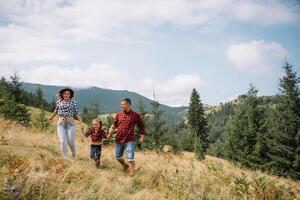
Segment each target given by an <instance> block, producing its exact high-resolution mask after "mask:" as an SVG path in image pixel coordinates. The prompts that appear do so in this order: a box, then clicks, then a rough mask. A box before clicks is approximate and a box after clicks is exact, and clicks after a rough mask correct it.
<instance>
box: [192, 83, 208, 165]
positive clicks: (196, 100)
mask: <svg viewBox="0 0 300 200" xmlns="http://www.w3.org/2000/svg"><path fill="white" fill-rule="evenodd" d="M188 123H189V126H190V130H191V132H192V133H193V135H194V138H193V141H194V152H195V156H196V158H197V159H199V160H202V159H204V158H205V153H206V150H207V148H208V140H207V121H206V117H205V113H204V106H203V104H202V102H201V100H200V95H199V93H198V92H197V90H196V89H195V88H194V89H193V91H192V94H191V99H190V104H189V110H188Z"/></svg>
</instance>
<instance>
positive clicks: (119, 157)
mask: <svg viewBox="0 0 300 200" xmlns="http://www.w3.org/2000/svg"><path fill="white" fill-rule="evenodd" d="M124 150H125V145H124V144H116V159H117V161H118V162H119V163H120V164H121V165H122V166H123V170H124V171H126V170H127V169H128V165H127V164H126V163H125V160H124V158H123V154H124Z"/></svg>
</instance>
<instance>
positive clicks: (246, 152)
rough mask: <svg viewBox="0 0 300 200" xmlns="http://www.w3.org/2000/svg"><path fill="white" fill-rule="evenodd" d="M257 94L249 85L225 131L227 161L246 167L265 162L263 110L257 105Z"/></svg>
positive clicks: (256, 165)
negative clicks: (239, 163)
mask: <svg viewBox="0 0 300 200" xmlns="http://www.w3.org/2000/svg"><path fill="white" fill-rule="evenodd" d="M257 93H258V90H257V89H256V88H255V87H254V86H253V85H252V84H250V88H249V90H248V92H247V93H246V94H245V95H243V98H240V101H241V102H240V105H239V107H238V109H237V111H236V113H235V115H234V117H233V119H232V121H231V122H230V125H229V128H228V130H227V131H228V133H227V141H226V143H227V147H228V150H227V151H228V152H227V154H228V157H229V159H232V160H235V161H240V162H241V163H242V164H243V165H245V166H247V167H260V166H261V165H263V164H264V161H265V153H266V152H265V150H266V143H265V141H266V131H265V129H264V128H263V127H264V126H263V125H264V123H265V121H264V108H262V107H261V106H260V105H259V101H258V98H257Z"/></svg>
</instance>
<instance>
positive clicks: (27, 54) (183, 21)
mask: <svg viewBox="0 0 300 200" xmlns="http://www.w3.org/2000/svg"><path fill="white" fill-rule="evenodd" d="M299 11H300V9H299V5H298V4H293V2H292V1H273V0H266V1H257V0H210V1H190V0H165V1H161V0H143V1H141V0H128V1H126V2H125V1H124V0H114V1H105V0H89V1H85V0H74V1H69V0H67V1H65V0H50V1H35V0H26V1H24V0H10V1H0V13H1V14H0V17H1V18H3V19H5V20H6V21H7V23H8V24H9V25H6V26H0V27H1V28H0V64H1V63H2V64H3V63H6V64H24V63H28V62H40V61H42V62H43V61H52V63H55V61H61V60H69V59H71V58H72V48H70V47H72V45H73V44H74V43H78V42H86V41H87V40H93V41H95V40H96V41H114V42H118V43H128V42H140V41H142V40H143V38H145V37H146V36H147V35H149V34H153V30H156V29H155V28H157V27H160V26H163V25H164V24H169V25H171V26H172V27H174V28H196V29H209V28H208V27H220V26H224V25H226V24H229V23H230V22H233V21H239V22H246V23H256V24H263V25H269V24H272V25H275V24H286V23H297V22H299ZM212 30H213V28H212Z"/></svg>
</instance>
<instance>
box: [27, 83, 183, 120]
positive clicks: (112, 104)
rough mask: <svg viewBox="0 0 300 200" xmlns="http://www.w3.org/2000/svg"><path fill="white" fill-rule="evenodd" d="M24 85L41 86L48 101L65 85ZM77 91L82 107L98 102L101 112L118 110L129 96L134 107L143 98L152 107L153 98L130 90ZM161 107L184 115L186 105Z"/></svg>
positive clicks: (76, 95) (172, 113) (149, 107)
mask: <svg viewBox="0 0 300 200" xmlns="http://www.w3.org/2000/svg"><path fill="white" fill-rule="evenodd" d="M23 87H24V89H25V90H27V91H28V92H35V90H36V89H37V88H38V87H41V88H42V90H43V92H44V95H45V98H46V100H47V101H49V102H51V101H53V100H55V98H56V96H55V95H56V94H57V93H58V91H59V90H60V89H62V88H64V87H65V86H52V85H41V84H33V83H25V82H24V83H23ZM73 89H74V91H75V98H76V100H77V102H78V105H79V107H80V108H81V109H83V107H85V106H88V105H90V104H91V103H93V102H96V103H98V104H99V105H100V108H101V112H103V113H108V112H117V111H119V110H120V100H121V99H123V98H125V97H128V98H130V99H131V100H132V105H133V108H134V109H136V106H137V105H138V102H139V100H142V101H143V102H144V104H145V107H146V109H147V110H150V109H151V100H150V99H148V98H146V97H144V96H142V95H140V94H138V93H135V92H130V91H128V90H111V89H103V88H98V87H90V88H84V89H81V88H73ZM161 109H162V110H165V112H166V114H170V115H182V113H183V112H184V110H185V109H186V107H184V106H182V107H171V106H167V105H164V104H162V105H161Z"/></svg>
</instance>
